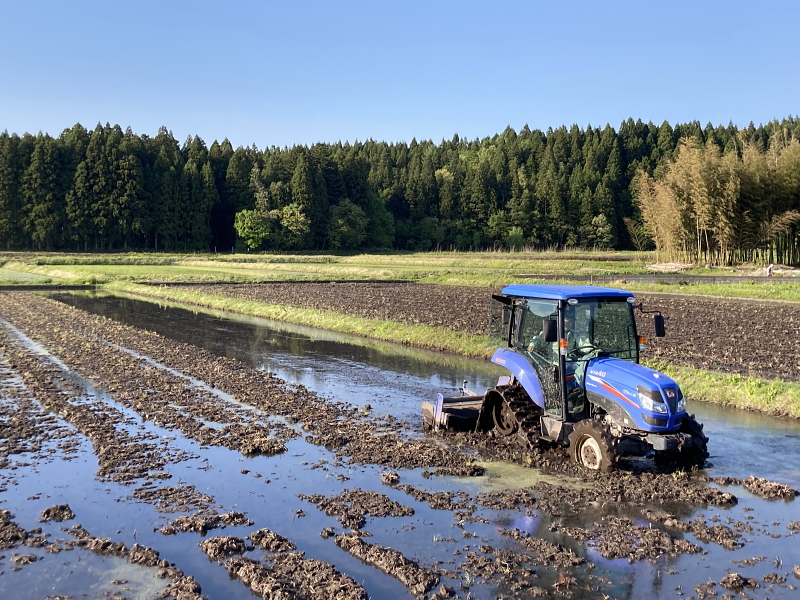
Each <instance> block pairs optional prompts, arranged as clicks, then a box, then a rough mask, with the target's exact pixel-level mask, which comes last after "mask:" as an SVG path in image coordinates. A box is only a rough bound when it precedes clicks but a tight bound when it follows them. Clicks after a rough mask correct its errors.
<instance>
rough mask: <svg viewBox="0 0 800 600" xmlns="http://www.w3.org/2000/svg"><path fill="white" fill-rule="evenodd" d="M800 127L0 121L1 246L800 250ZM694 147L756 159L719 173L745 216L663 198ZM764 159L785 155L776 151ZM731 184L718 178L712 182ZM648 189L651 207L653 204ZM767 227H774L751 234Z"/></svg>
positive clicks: (706, 253)
mask: <svg viewBox="0 0 800 600" xmlns="http://www.w3.org/2000/svg"><path fill="white" fill-rule="evenodd" d="M798 139H800V119H798V118H797V117H789V118H786V119H783V120H782V121H772V122H770V123H768V124H766V125H761V126H758V127H756V126H754V125H753V124H752V123H751V124H750V125H749V126H748V127H746V128H737V127H736V126H734V125H732V124H729V125H727V126H713V125H711V124H708V125H706V126H705V127H703V126H702V125H701V124H700V123H699V122H697V121H695V122H690V123H684V124H676V125H674V126H672V125H670V124H669V123H667V122H664V123H662V124H661V125H654V124H653V123H643V122H642V121H634V120H632V119H628V120H627V121H625V122H623V123H622V124H621V125H620V127H619V129H618V130H615V129H614V128H612V127H611V126H609V125H606V126H605V127H603V128H598V127H592V126H587V127H585V128H581V127H578V126H577V125H573V126H572V127H570V128H566V127H560V128H558V129H555V130H553V129H548V130H547V131H540V130H537V129H535V130H531V129H529V128H528V127H527V126H525V127H523V128H522V129H521V130H520V131H519V132H517V131H515V130H514V129H512V128H510V127H508V128H506V129H505V130H504V131H503V132H502V133H499V134H497V135H494V136H492V137H486V138H484V139H480V140H477V139H475V140H468V139H465V138H461V137H459V136H458V135H456V136H454V137H453V138H452V139H451V140H443V141H442V142H440V143H439V144H435V143H434V142H432V141H429V140H424V141H420V142H418V141H417V140H412V141H411V142H410V143H405V142H402V143H387V142H378V141H374V140H368V141H365V142H354V143H349V142H348V143H341V142H339V143H335V144H323V143H318V144H314V145H311V146H310V147H309V146H294V147H291V148H288V147H284V148H278V147H270V148H266V149H263V150H259V149H258V148H257V147H255V146H251V147H238V148H236V149H234V148H233V146H232V145H231V143H230V142H229V141H228V140H227V139H225V140H223V141H222V142H217V141H215V142H213V143H212V144H211V146H207V145H206V144H205V142H204V141H203V140H202V139H200V138H199V137H197V136H195V137H190V138H189V139H187V140H186V141H185V142H184V143H183V144H181V143H180V142H178V141H177V140H176V139H175V138H174V136H173V135H172V133H171V132H170V131H168V130H167V129H166V128H163V127H162V128H161V129H160V130H159V131H158V133H157V135H156V136H154V137H150V136H148V135H137V134H134V133H133V132H132V131H131V129H130V128H128V129H127V130H125V131H123V130H122V128H121V127H119V126H118V125H114V126H111V125H109V124H106V125H105V126H103V125H101V124H98V125H97V126H96V127H95V128H94V129H93V130H91V131H90V130H87V129H86V128H84V127H83V126H81V125H80V124H77V125H75V126H74V127H72V128H70V129H66V130H64V131H63V132H62V133H61V135H60V136H58V137H51V136H50V135H48V134H43V133H39V134H38V135H35V136H34V135H30V134H27V133H26V134H24V135H22V136H20V135H17V134H9V133H8V132H4V133H2V134H0V247H3V248H7V249H25V248H29V249H42V250H118V249H121V250H125V249H147V250H168V251H209V250H211V251H214V250H216V251H230V250H231V249H233V248H239V249H244V248H245V247H248V248H250V249H252V250H337V249H342V250H355V249H381V248H387V249H388V248H395V249H410V250H428V249H433V248H456V249H463V250H466V249H484V248H491V247H509V248H520V247H523V246H525V247H532V248H559V247H576V248H580V247H583V248H616V249H632V248H639V249H644V248H646V247H648V245H651V244H653V243H655V244H656V245H657V246H658V247H659V250H661V251H664V252H666V249H667V247H668V246H669V245H670V244H673V245H674V244H677V246H675V248H678V247H680V248H682V250H681V252H684V254H686V253H688V254H689V255H692V256H696V255H697V254H698V252H699V254H701V255H702V258H704V259H708V258H709V257H717V258H719V259H722V258H723V257H724V258H725V259H726V260H727V259H733V258H736V257H740V258H746V257H747V256H749V255H748V254H747V251H744V250H743V251H742V252H738V251H733V250H732V249H733V248H740V249H745V248H751V249H756V248H757V249H760V250H765V249H769V250H771V251H773V252H780V253H781V256H784V255H786V256H789V257H794V259H793V260H794V261H797V260H798V256H797V250H796V249H797V247H798V233H800V232H799V231H798V223H797V222H796V221H793V220H792V219H793V217H792V216H791V214H790V213H788V211H792V210H800V199H799V198H798V193H797V186H796V185H795V184H797V180H798V178H799V177H800V175H799V174H798V171H797V165H796V163H795V162H793V160H794V159H792V158H791V157H792V156H794V154H793V152H795V150H791V148H792V147H793V146H792V144H796V143H797V142H796V140H798ZM692 152H695V154H697V153H699V154H698V156H699V155H702V156H704V157H705V156H706V155H707V156H708V160H709V161H711V162H710V163H709V164H711V163H714V161H717V162H718V163H719V164H720V165H722V164H723V163H724V164H725V165H729V166H730V165H733V164H734V163H736V164H740V165H755V162H754V161H756V162H758V161H761V163H764V164H765V165H766V167H765V168H764V169H762V170H761V171H759V170H758V169H755V167H753V169H750V167H744V166H742V167H741V168H740V167H736V169H738V171H736V173H737V177H738V179H737V181H738V183H737V184H736V185H734V187H731V188H730V189H729V193H730V194H733V195H735V196H736V198H737V201H735V202H732V203H731V202H728V204H726V205H725V206H727V207H728V208H726V209H725V210H726V211H727V212H725V215H726V217H725V218H727V219H729V220H730V221H731V222H733V223H739V222H740V221H741V220H742V219H745V220H747V222H748V225H747V227H744V228H739V230H737V232H736V233H727V234H722V233H719V232H716V233H715V231H716V230H714V227H712V225H713V224H714V223H716V222H717V221H718V219H717V216H715V215H718V214H719V212H718V211H719V206H720V204H719V202H718V201H717V199H716V198H717V196H715V195H714V194H705V195H702V194H701V195H700V196H697V198H699V199H695V200H692V201H690V202H689V204H691V206H692V207H693V208H692V209H691V210H692V211H693V212H691V215H688V216H687V214H688V213H687V214H683V213H681V210H680V209H676V208H674V207H673V208H672V209H668V208H665V207H666V206H667V204H668V203H666V200H664V199H665V198H667V196H668V194H667V193H666V192H664V189H667V188H663V186H665V185H668V186H672V187H671V188H669V189H672V190H676V189H678V187H676V185H677V184H674V181H675V178H676V177H678V175H677V174H676V173H677V171H676V170H675V169H677V168H678V167H675V166H674V165H677V164H680V161H681V159H682V158H683V157H684V156H689V155H690V154H691V153H692ZM687 153H688V154H687ZM714 153H715V154H714ZM712 154H713V156H712ZM715 157H716V158H715ZM754 157H760V158H758V159H757V160H756V158H754ZM781 157H782V158H781ZM693 160H694V159H693ZM697 160H700V159H697ZM704 160H705V159H704ZM726 161H727V162H726ZM775 161H781V165H782V166H780V167H773V165H775V164H777V163H776V162H775ZM714 164H716V163H714ZM693 168H694V167H693ZM708 168H709V169H711V171H714V168H711V167H708ZM715 168H716V167H715ZM725 168H728V167H725ZM720 169H722V167H720V168H719V169H717V171H715V172H721V171H720ZM730 169H734V167H733V166H730ZM736 169H734V170H736ZM748 169H750V170H748ZM689 170H690V171H691V169H689ZM722 170H724V169H722ZM711 171H709V172H711ZM687 172H688V171H687ZM745 172H746V173H749V174H750V175H747V176H745V175H744V173H745ZM751 175H752V176H751ZM792 177H794V179H792ZM671 178H672V179H671ZM695 179H696V180H697V181H699V180H700V179H698V178H695ZM712 179H713V178H712ZM778 179H780V182H779V181H778ZM708 181H711V179H709V180H708ZM792 181H794V184H793V183H792ZM666 182H673V183H666ZM729 182H730V177H728V178H727V179H726V178H725V177H722V179H721V180H720V181H719V182H717V183H715V184H714V185H717V184H719V185H722V186H723V187H724V186H725V185H728V183H729ZM730 185H733V184H730ZM793 185H794V187H793ZM659 186H662V188H663V189H662V188H659ZM736 186H738V187H736ZM759 186H761V187H759ZM734 188H735V189H734ZM687 189H688V188H687ZM692 189H693V190H694V191H693V192H691V193H694V194H696V193H697V190H698V189H700V188H698V187H697V186H695V188H692ZM658 190H661V191H660V192H659V191H658ZM659 193H660V196H659ZM683 193H684V192H681V194H683ZM676 194H677V192H676ZM678 196H680V194H678V195H677V196H675V198H677V197H678ZM681 197H683V196H681ZM654 198H660V200H659V202H661V204H660V205H659V206H661V208H658V209H655V208H653V207H654V206H655V205H656V204H655V200H653V199H654ZM676 202H678V201H677V200H676ZM680 202H684V201H683V200H681V201H680ZM680 202H678V204H680ZM684 204H685V202H684ZM684 204H681V206H684ZM706 205H707V208H708V210H706V209H705V208H703V207H704V206H706ZM676 206H677V205H676ZM670 211H671V212H670ZM676 211H677V212H676ZM704 211H705V212H704ZM715 211H716V212H715ZM698 215H702V216H698ZM662 218H663V219H676V220H678V221H680V222H681V223H683V224H684V225H685V228H684V229H686V228H689V229H691V227H694V230H692V231H693V233H692V236H691V238H690V237H689V235H688V233H685V232H683V233H676V232H675V231H673V232H672V233H670V234H669V235H667V236H666V237H665V235H666V234H664V233H663V231H662V230H661V229H659V226H658V222H659V220H660V219H662ZM692 219H694V221H693V222H692V223H691V224H690V223H689V222H690V221H692ZM690 225H691V227H690ZM770 227H771V228H772V231H773V234H772V235H760V234H758V233H754V232H756V231H761V229H762V228H764V229H765V230H768V229H770ZM662 229H663V228H662ZM689 229H686V231H689ZM681 231H683V229H682V230H681ZM698 232H700V233H699V235H698ZM775 232H779V233H775ZM759 235H760V237H759ZM669 236H672V237H669ZM690 239H691V240H699V241H692V242H691V243H690V242H689V240H690ZM675 240H680V241H679V242H675ZM650 247H652V246H650ZM737 252H738V254H737ZM793 252H794V254H792V253H793Z"/></svg>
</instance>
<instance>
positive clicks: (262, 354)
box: [51, 292, 504, 423]
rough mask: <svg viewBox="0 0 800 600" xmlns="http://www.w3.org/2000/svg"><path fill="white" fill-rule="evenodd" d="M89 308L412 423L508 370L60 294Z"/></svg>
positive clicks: (310, 332) (340, 337) (267, 324)
mask: <svg viewBox="0 0 800 600" xmlns="http://www.w3.org/2000/svg"><path fill="white" fill-rule="evenodd" d="M51 297H53V298H54V299H56V300H59V301H61V302H64V303H66V304H70V305H72V306H75V307H77V308H80V309H82V310H85V311H87V312H91V313H95V314H99V315H103V316H106V317H109V318H111V319H114V320H115V321H119V322H122V323H126V324H129V325H134V326H136V327H139V328H142V329H147V330H149V331H154V332H156V333H158V334H160V335H163V336H165V337H168V338H170V339H174V340H177V341H180V342H185V343H189V344H194V345H196V346H200V347H202V348H205V349H207V350H209V351H210V352H213V353H214V354H217V355H218V356H225V357H229V358H235V359H238V360H240V361H242V362H244V363H246V364H249V365H250V366H252V367H254V368H259V369H266V370H268V371H271V372H273V373H275V374H276V375H277V376H278V377H280V378H282V379H284V380H286V381H287V382H289V383H294V384H302V385H304V386H306V387H307V388H309V389H311V390H314V391H316V392H318V393H320V394H324V395H325V396H326V397H328V398H336V399H340V400H344V401H347V402H350V403H352V404H357V405H360V404H370V405H371V406H373V408H375V409H377V410H381V411H383V412H387V413H388V412H391V413H392V414H394V415H395V416H397V417H401V418H406V419H409V420H411V421H412V422H413V423H417V422H419V421H421V416H420V413H419V405H420V402H421V401H423V400H427V399H431V398H434V397H435V395H436V393H437V392H439V391H442V392H448V391H449V392H452V391H454V390H456V389H457V388H458V387H459V386H460V385H461V383H462V381H463V380H464V379H467V380H468V381H469V384H470V387H473V388H474V389H476V390H480V389H486V388H488V387H491V386H492V385H494V383H495V382H496V381H497V377H498V376H499V375H502V374H504V369H501V368H500V367H498V366H496V365H494V364H492V363H490V362H488V361H481V360H475V359H468V358H463V357H458V356H452V355H445V354H443V353H438V352H431V351H426V350H420V349H417V348H410V347H407V346H401V345H399V344H389V343H386V342H376V341H374V340H368V339H366V338H361V337H357V336H351V335H345V334H338V333H334V332H330V331H325V330H321V329H314V328H310V327H303V326H300V325H290V324H286V323H280V322H277V321H270V320H267V319H261V318H257V317H247V316H242V315H233V314H231V313H224V312H220V311H210V310H209V311H206V310H203V311H199V310H194V311H192V310H187V309H186V308H182V307H176V306H174V305H166V304H156V303H153V302H145V301H142V300H138V299H133V298H127V297H121V296H110V295H98V294H94V293H91V292H90V293H76V294H55V295H53V296H51Z"/></svg>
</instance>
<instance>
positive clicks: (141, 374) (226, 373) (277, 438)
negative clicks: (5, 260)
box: [0, 294, 467, 468]
mask: <svg viewBox="0 0 800 600" xmlns="http://www.w3.org/2000/svg"><path fill="white" fill-rule="evenodd" d="M0 317H2V318H3V319H6V320H7V321H9V322H10V323H12V324H13V325H14V326H15V327H17V328H18V329H20V330H21V331H22V332H23V333H24V334H25V335H27V336H29V337H31V338H33V339H34V340H36V341H37V342H39V343H41V344H43V345H44V346H45V347H47V348H48V350H49V351H50V352H52V353H53V354H55V355H56V356H58V357H59V358H60V359H61V360H63V361H64V362H65V363H66V364H67V365H68V366H69V367H70V368H72V369H74V370H75V371H76V372H78V373H80V374H82V375H83V376H85V377H87V378H90V379H92V380H94V381H98V382H102V383H103V385H104V387H105V389H106V391H109V392H110V393H112V395H113V396H114V399H115V400H117V401H119V402H120V403H122V404H123V405H125V406H126V407H128V408H131V409H133V410H135V411H136V412H137V413H138V414H139V415H140V416H141V417H142V418H143V419H145V420H148V421H152V422H153V423H154V424H156V425H159V426H161V427H166V428H175V429H179V430H180V431H181V432H182V433H183V434H184V435H186V436H187V437H189V438H191V439H194V440H196V441H198V442H200V443H201V444H204V445H221V446H225V447H228V448H231V449H234V450H239V451H241V452H243V453H252V452H261V453H265V454H270V453H275V452H281V451H284V450H285V442H286V441H288V440H290V439H292V438H293V437H296V436H297V435H299V434H298V432H297V431H296V430H295V429H293V428H291V427H289V426H287V425H285V424H283V423H281V422H275V421H270V422H269V424H268V425H263V424H261V423H260V422H258V421H257V420H256V419H255V418H253V414H252V413H250V412H249V411H247V410H243V409H239V410H234V409H232V408H229V407H224V406H223V405H224V403H223V402H220V401H219V399H215V398H211V399H209V398H208V396H207V392H204V391H203V390H202V389H198V388H196V387H192V386H191V385H190V384H189V383H187V382H186V381H185V379H182V378H180V377H177V376H175V375H172V374H170V373H169V372H168V371H165V370H164V369H157V368H154V367H153V366H152V364H151V362H150V361H147V360H144V359H143V358H137V357H135V356H134V355H132V354H130V353H129V352H126V351H123V350H121V349H118V348H117V347H115V346H120V347H124V348H126V349H129V350H131V351H133V352H135V353H137V354H140V355H143V356H147V357H149V358H150V359H152V360H154V361H157V362H158V363H160V364H163V365H165V366H166V367H169V368H170V369H175V370H177V371H179V372H180V373H182V374H183V375H187V376H190V377H192V378H195V379H197V380H199V381H202V382H204V383H205V384H206V385H208V386H210V387H211V388H213V389H215V390H219V391H221V392H223V393H225V394H229V395H230V396H232V397H233V398H235V400H237V401H238V402H241V403H243V404H246V405H249V406H253V407H255V408H257V409H259V410H260V411H261V413H262V415H265V416H267V417H268V416H283V417H287V418H289V419H290V420H291V421H294V422H298V423H301V425H302V429H303V430H305V432H306V433H307V434H308V435H307V436H306V440H307V441H309V442H311V443H315V444H318V445H321V446H325V447H327V448H328V449H329V450H332V451H335V452H339V453H340V454H341V455H342V456H343V457H347V458H348V459H349V460H351V461H354V462H362V463H372V464H384V465H386V466H389V467H395V468H414V467H421V466H426V467H456V468H461V467H463V465H464V464H465V462H467V461H465V459H464V458H463V457H462V456H460V455H459V454H457V453H454V452H453V451H451V450H449V449H448V448H446V447H444V446H442V445H440V444H436V443H431V442H429V441H426V440H419V439H406V436H403V435H401V432H402V430H403V424H402V423H401V422H399V421H397V420H396V419H394V418H392V417H375V416H370V415H368V414H365V413H363V412H362V411H360V410H359V409H358V408H356V407H353V406H349V405H347V404H345V403H341V402H326V401H325V400H324V399H322V398H319V397H318V396H317V395H316V394H314V393H312V392H309V391H308V390H307V389H305V388H304V387H302V386H298V387H297V388H289V387H288V386H286V385H285V383H284V382H283V381H282V380H280V379H278V378H276V377H274V376H272V375H270V374H268V373H264V372H261V371H257V370H254V369H251V368H249V367H247V366H246V365H243V364H241V363H240V362H238V361H236V360H233V359H228V358H222V357H218V356H214V355H212V354H210V353H209V352H207V351H205V350H202V349H200V348H197V347H195V346H191V345H188V344H181V343H177V342H173V341H171V340H167V339H165V338H163V337H161V336H158V335H157V334H154V333H150V332H146V331H142V330H137V329H135V328H133V327H128V326H125V325H121V324H118V323H115V322H113V321H110V320H108V319H106V318H104V317H98V316H94V315H89V314H87V313H85V312H83V311H79V310H77V309H74V308H71V307H67V306H65V305H63V304H62V303H59V302H55V301H53V300H49V299H45V298H41V297H37V296H32V295H27V294H19V295H11V294H3V302H2V303H0ZM203 421H214V422H216V423H221V424H224V426H223V427H222V428H221V429H215V428H213V427H209V426H206V425H205V424H204V423H203Z"/></svg>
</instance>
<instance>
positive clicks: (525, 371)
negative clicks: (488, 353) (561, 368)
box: [492, 348, 544, 408]
mask: <svg viewBox="0 0 800 600" xmlns="http://www.w3.org/2000/svg"><path fill="white" fill-rule="evenodd" d="M492 362H493V363H495V364H496V365H500V366H501V367H505V368H506V369H508V370H509V372H510V373H511V374H512V375H513V376H514V377H515V378H516V380H517V381H519V383H520V385H521V386H522V388H523V389H524V390H525V391H526V392H528V396H530V398H531V400H533V403H534V404H536V405H537V406H540V407H542V408H544V394H543V393H542V384H541V382H540V381H539V377H538V376H537V375H536V371H534V370H533V367H532V366H531V364H530V363H529V362H528V360H527V359H526V358H525V357H524V356H521V355H520V354H517V353H516V352H515V351H514V350H511V349H509V348H500V349H498V350H497V351H496V352H495V353H494V355H492Z"/></svg>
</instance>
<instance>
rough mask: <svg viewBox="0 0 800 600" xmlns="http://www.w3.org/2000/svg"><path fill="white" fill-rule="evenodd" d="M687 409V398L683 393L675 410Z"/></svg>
mask: <svg viewBox="0 0 800 600" xmlns="http://www.w3.org/2000/svg"><path fill="white" fill-rule="evenodd" d="M685 410H686V398H684V397H683V394H681V397H680V398H679V399H678V406H677V408H676V410H675V412H683V411H685Z"/></svg>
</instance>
